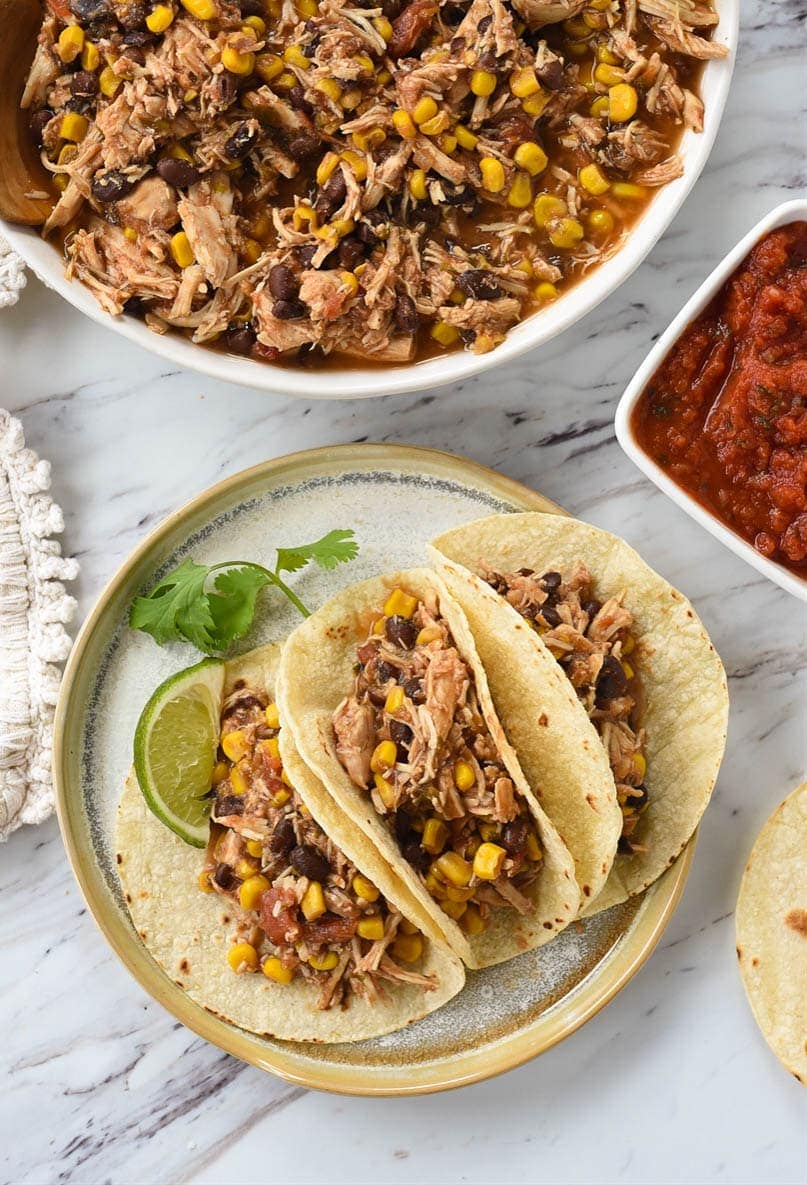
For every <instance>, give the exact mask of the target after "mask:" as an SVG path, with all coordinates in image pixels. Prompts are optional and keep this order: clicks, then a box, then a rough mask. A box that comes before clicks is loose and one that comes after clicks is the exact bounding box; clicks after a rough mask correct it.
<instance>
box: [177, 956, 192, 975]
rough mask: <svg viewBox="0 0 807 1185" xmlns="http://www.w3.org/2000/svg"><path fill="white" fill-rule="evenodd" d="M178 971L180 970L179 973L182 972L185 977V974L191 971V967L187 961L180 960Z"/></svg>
mask: <svg viewBox="0 0 807 1185" xmlns="http://www.w3.org/2000/svg"><path fill="white" fill-rule="evenodd" d="M179 969H180V971H182V972H183V973H184V974H185V975H187V974H188V972H189V971H190V969H191V965H190V963H189V962H188V960H187V959H181V960H180V963H179Z"/></svg>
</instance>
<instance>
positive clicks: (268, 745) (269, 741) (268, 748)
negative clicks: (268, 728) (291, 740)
mask: <svg viewBox="0 0 807 1185" xmlns="http://www.w3.org/2000/svg"><path fill="white" fill-rule="evenodd" d="M260 747H261V749H262V750H263V752H264V753H266V754H268V756H269V757H271V758H272V760H273V761H278V760H279V759H280V743H279V741H278V739H277V737H267V738H266V740H265V741H261V743H260Z"/></svg>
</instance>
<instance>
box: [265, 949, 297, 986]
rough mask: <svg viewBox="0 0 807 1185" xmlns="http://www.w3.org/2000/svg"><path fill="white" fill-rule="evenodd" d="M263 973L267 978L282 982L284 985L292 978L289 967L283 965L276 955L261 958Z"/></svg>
mask: <svg viewBox="0 0 807 1185" xmlns="http://www.w3.org/2000/svg"><path fill="white" fill-rule="evenodd" d="M263 973H264V975H265V976H266V978H267V979H273V980H274V981H275V983H282V984H283V985H284V987H285V986H287V985H288V984H290V983H291V981H292V979H294V972H293V971H292V969H291V967H284V966H283V964H282V963H281V961H280V959H279V958H278V957H277V955H269V957H268V959H264V960H263Z"/></svg>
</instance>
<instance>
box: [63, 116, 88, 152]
mask: <svg viewBox="0 0 807 1185" xmlns="http://www.w3.org/2000/svg"><path fill="white" fill-rule="evenodd" d="M89 126H90V125H89V122H88V120H87V116H86V115H79V113H78V112H77V111H68V112H67V114H66V115H63V116H62V122H61V124H60V125H59V135H60V136H61V137H62V139H63V140H72V141H73V143H74V144H78V143H79V142H80V141H81V140H83V139H84V137H85V136H86V135H87V130H88V128H89Z"/></svg>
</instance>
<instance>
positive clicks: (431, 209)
mask: <svg viewBox="0 0 807 1185" xmlns="http://www.w3.org/2000/svg"><path fill="white" fill-rule="evenodd" d="M415 217H416V218H417V221H418V222H422V223H423V225H424V226H428V227H429V228H433V227H435V226H437V225H439V223H440V222H441V221H442V218H443V216H442V214H441V213H440V211H439V210H438V209H437V207H436V206H418V209H417V214H416V215H415Z"/></svg>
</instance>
